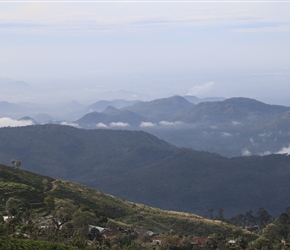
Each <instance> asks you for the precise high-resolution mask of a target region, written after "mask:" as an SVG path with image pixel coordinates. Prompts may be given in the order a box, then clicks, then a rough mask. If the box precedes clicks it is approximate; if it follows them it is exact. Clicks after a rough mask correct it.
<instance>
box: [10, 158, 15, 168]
mask: <svg viewBox="0 0 290 250" xmlns="http://www.w3.org/2000/svg"><path fill="white" fill-rule="evenodd" d="M10 162H11V163H12V166H13V167H15V162H16V160H15V159H11V160H10Z"/></svg>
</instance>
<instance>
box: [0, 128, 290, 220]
mask: <svg viewBox="0 0 290 250" xmlns="http://www.w3.org/2000/svg"><path fill="white" fill-rule="evenodd" d="M0 159H1V162H3V163H5V164H10V160H11V159H19V160H21V162H22V165H21V167H23V168H24V169H27V170H30V171H33V172H36V173H41V174H44V175H49V176H52V177H54V178H64V179H68V180H72V181H75V182H78V183H82V184H85V185H87V186H89V187H93V188H97V189H99V190H101V191H103V192H106V193H108V194H112V195H115V196H117V197H119V198H122V199H126V200H129V201H134V202H138V203H142V204H146V205H150V206H154V207H158V208H162V209H169V210H176V211H184V212H193V213H196V214H199V215H205V214H206V213H207V211H208V210H209V209H214V210H215V211H217V210H218V209H223V210H224V214H225V216H232V215H237V214H238V213H242V212H245V211H247V210H250V209H252V210H255V209H258V208H260V207H264V208H265V209H267V210H268V211H269V212H270V213H271V214H273V215H277V214H279V213H281V211H283V210H284V209H285V207H287V206H289V204H288V202H287V199H288V197H289V195H290V187H289V176H290V156H288V155H267V156H251V157H235V158H226V157H223V156H220V155H217V154H212V153H207V152H200V151H195V150H192V149H185V148H178V147H175V146H173V145H171V144H169V143H167V142H165V141H163V140H160V139H158V138H157V137H155V136H153V135H151V134H148V133H146V132H142V131H127V130H109V129H94V130H84V129H77V128H73V127H70V126H60V125H34V126H27V127H16V128H1V129H0Z"/></svg>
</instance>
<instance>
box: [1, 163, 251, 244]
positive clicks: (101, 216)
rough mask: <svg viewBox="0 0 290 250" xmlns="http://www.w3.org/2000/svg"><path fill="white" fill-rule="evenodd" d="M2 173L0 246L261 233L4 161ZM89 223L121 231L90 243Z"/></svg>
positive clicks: (146, 241)
mask: <svg viewBox="0 0 290 250" xmlns="http://www.w3.org/2000/svg"><path fill="white" fill-rule="evenodd" d="M0 176H1V177H0V178H1V187H2V188H1V197H2V199H1V200H0V205H1V211H2V214H3V215H5V216H7V217H6V219H5V221H4V220H1V221H0V237H2V238H0V246H1V247H2V248H0V249H73V248H72V247H76V248H78V249H106V248H105V246H107V249H143V248H142V246H143V247H144V244H145V245H146V244H148V246H147V247H148V248H146V249H151V248H149V246H150V244H151V243H150V242H151V241H152V240H150V239H151V238H152V236H149V235H146V234H144V235H142V233H140V232H138V230H141V231H142V230H145V231H146V230H147V231H150V232H154V235H155V237H156V235H157V236H158V237H160V238H162V240H163V242H164V244H165V242H166V245H168V244H169V242H171V243H170V244H173V245H176V247H177V245H180V247H181V246H182V245H183V244H185V243H181V241H182V240H184V239H185V238H188V239H191V238H193V237H195V236H208V235H215V234H217V233H219V235H223V237H224V238H226V237H230V238H237V237H244V238H252V237H255V236H254V235H252V234H251V233H248V232H246V231H244V230H242V229H238V228H237V227H235V226H232V225H229V224H227V223H225V222H221V221H212V220H208V219H204V218H202V217H200V216H197V215H194V214H189V213H180V212H174V211H165V210H161V209H157V208H152V207H148V206H145V205H141V204H137V203H132V202H128V201H125V200H121V199H118V198H116V197H113V196H111V195H107V194H104V193H101V192H99V191H97V190H94V189H90V188H87V187H85V186H83V185H79V184H76V183H72V182H69V181H66V180H56V179H53V178H50V177H47V176H41V175H37V174H34V173H31V172H28V171H25V170H19V171H17V170H16V169H15V168H12V167H8V166H4V165H0ZM1 218H2V216H1ZM88 225H95V226H100V227H104V228H109V229H110V230H113V231H114V230H115V231H117V233H115V234H114V236H113V237H111V238H110V240H109V239H105V238H104V237H103V236H102V235H99V234H98V233H97V232H96V233H94V234H93V235H94V236H90V237H93V239H95V241H94V240H93V239H91V241H89V238H88ZM91 235H92V234H91ZM98 235H99V236H98ZM14 238H17V239H14ZM18 238H21V239H18ZM39 240H42V241H39ZM43 240H45V241H48V242H43ZM49 242H50V243H49ZM51 242H58V243H66V244H68V245H67V246H65V245H56V243H51ZM19 245H21V246H22V247H23V248H20V247H19ZM113 246H114V247H115V248H113ZM117 246H118V247H119V248H117ZM129 246H131V247H133V246H135V247H137V246H138V247H137V248H134V247H133V248H127V247H129ZM168 246H169V245H168ZM144 249H145V248H144ZM164 249H170V248H164ZM176 249H183V248H176Z"/></svg>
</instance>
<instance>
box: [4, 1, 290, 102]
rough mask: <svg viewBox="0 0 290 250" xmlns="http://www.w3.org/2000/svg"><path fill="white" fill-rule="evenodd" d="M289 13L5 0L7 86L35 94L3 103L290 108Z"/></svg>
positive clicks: (281, 9)
mask: <svg viewBox="0 0 290 250" xmlns="http://www.w3.org/2000/svg"><path fill="white" fill-rule="evenodd" d="M289 13H290V2H283V1H280V2H279V1H273V2H265V1H261V2H257V1H246V2H243V1H216V2H214V1H192V2H188V1H183V2H172V1H171V2H168V1H164V2H162V1H156V2H154V1H147V2H146V1H139V2H138V1H111V2H102V1H95V2H93V1H90V2H81V1H80V2H77V1H74V2H69V1H67V2H66V1H23V3H22V2H21V1H18V2H11V1H10V2H5V1H0V36H1V39H0V83H1V81H2V85H1V88H3V87H5V86H6V85H8V84H9V82H10V81H25V82H26V83H28V84H30V85H31V86H33V88H35V90H34V91H32V90H29V91H26V92H25V95H21V93H19V94H17V95H16V94H14V96H10V95H8V94H7V92H9V91H6V93H5V95H4V94H2V95H1V94H0V100H6V99H8V100H10V101H14V102H18V101H31V102H35V101H40V100H42V101H49V100H51V99H53V100H54V101H56V100H63V101H70V100H78V101H80V102H87V103H90V102H94V101H97V100H99V99H104V98H107V99H113V98H118V97H119V98H127V99H129V98H131V99H134V98H137V99H138V98H142V99H147V100H149V99H154V98H159V97H166V96H169V95H173V94H179V95H185V94H192V95H197V96H199V97H206V96H223V97H232V96H248V97H251V98H256V99H259V100H262V101H265V102H268V103H280V104H284V105H289V106H290V100H288V99H290V98H288V93H289V92H290V46H289V44H290V16H289ZM1 79H2V80H1ZM5 84H6V85H5ZM44 90H45V92H44ZM120 90H126V91H127V92H126V95H124V93H125V91H122V92H120ZM44 93H45V94H44Z"/></svg>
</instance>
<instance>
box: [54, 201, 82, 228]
mask: <svg viewBox="0 0 290 250" xmlns="http://www.w3.org/2000/svg"><path fill="white" fill-rule="evenodd" d="M76 208H77V207H76V205H75V204H74V202H73V201H72V200H70V199H63V200H58V201H55V212H54V218H53V219H52V221H53V223H54V225H55V233H57V232H58V231H59V229H60V228H61V227H62V226H63V225H64V224H65V223H67V222H69V221H70V220H72V218H73V214H74V211H75V210H76Z"/></svg>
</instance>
